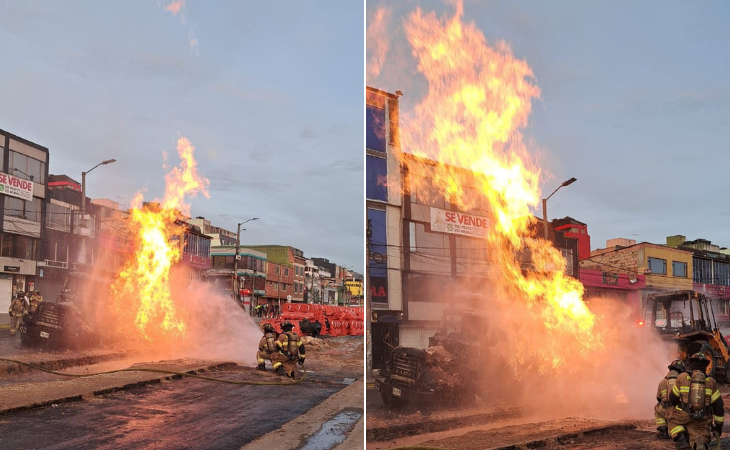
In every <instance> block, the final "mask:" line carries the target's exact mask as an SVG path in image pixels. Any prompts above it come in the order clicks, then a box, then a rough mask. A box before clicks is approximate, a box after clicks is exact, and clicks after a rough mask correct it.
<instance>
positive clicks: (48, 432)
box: [0, 369, 345, 450]
mask: <svg viewBox="0 0 730 450" xmlns="http://www.w3.org/2000/svg"><path fill="white" fill-rule="evenodd" d="M236 374H237V371H236V370H234V369H223V370H220V371H217V372H215V376H216V377H220V378H226V379H235V376H236ZM313 380H316V381H319V382H316V381H313V382H309V381H305V382H303V383H301V384H299V385H293V386H231V385H228V384H221V383H213V382H203V381H201V380H195V379H189V378H188V379H183V380H177V381H171V382H165V383H162V384H156V385H150V386H143V387H139V388H132V389H130V390H125V391H122V392H118V393H114V394H110V395H105V396H101V397H93V398H91V399H90V400H88V401H83V402H78V403H69V404H63V405H59V406H57V407H48V408H43V409H38V410H32V411H27V412H21V413H15V414H12V415H10V416H6V417H2V418H0V448H3V449H5V448H8V449H18V450H21V449H55V450H62V449H69V450H70V449H74V450H79V449H105V448H109V449H111V448H125V449H135V448H146V449H170V448H175V449H221V450H222V449H238V448H240V447H241V446H242V445H244V444H246V443H248V442H250V441H252V440H253V439H255V438H257V437H259V436H262V435H264V434H265V433H268V432H270V431H273V430H276V429H277V428H279V427H281V426H282V425H284V424H285V423H286V422H288V421H290V420H292V419H293V418H295V417H297V416H299V415H301V414H303V413H304V412H306V411H307V410H309V409H311V408H312V407H314V406H316V405H317V404H319V403H321V402H322V401H324V400H325V399H327V398H328V397H329V396H331V395H332V394H334V393H335V392H337V391H339V390H340V389H342V388H344V387H345V384H343V383H342V381H343V380H342V378H341V377H340V376H339V374H338V375H336V376H335V377H332V376H329V377H328V376H326V375H324V374H318V376H316V377H313ZM326 381H331V382H332V384H330V383H326ZM334 383H338V384H334Z"/></svg>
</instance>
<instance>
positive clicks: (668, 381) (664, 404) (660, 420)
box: [654, 359, 685, 439]
mask: <svg viewBox="0 0 730 450" xmlns="http://www.w3.org/2000/svg"><path fill="white" fill-rule="evenodd" d="M667 368H668V369H669V372H667V375H666V376H665V377H664V378H662V380H661V381H660V382H659V386H658V387H657V390H656V401H657V404H656V405H655V406H654V419H655V420H656V426H657V432H658V433H659V437H660V438H661V439H669V431H668V429H667V409H668V408H671V407H672V405H670V404H669V393H670V392H672V389H674V385H675V384H676V382H677V377H678V376H679V374H680V373H682V372H684V369H685V368H684V362H682V361H681V360H679V359H677V360H674V361H672V363H671V364H669V366H668V367H667Z"/></svg>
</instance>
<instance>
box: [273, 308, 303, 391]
mask: <svg viewBox="0 0 730 450" xmlns="http://www.w3.org/2000/svg"><path fill="white" fill-rule="evenodd" d="M293 328H294V325H292V323H291V322H289V321H288V320H285V321H284V322H283V323H282V324H281V329H282V331H283V332H282V333H281V334H280V335H279V338H278V339H277V340H276V349H277V350H278V351H277V353H272V355H271V362H272V363H274V370H276V373H277V374H279V375H286V376H288V377H291V378H294V370H295V369H296V368H297V362H298V363H299V364H300V365H301V366H304V358H305V357H306V356H305V354H304V353H305V348H304V342H302V340H301V338H300V337H299V335H298V334H297V333H295V332H294V331H293Z"/></svg>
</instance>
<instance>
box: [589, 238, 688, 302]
mask: <svg viewBox="0 0 730 450" xmlns="http://www.w3.org/2000/svg"><path fill="white" fill-rule="evenodd" d="M594 264H598V265H600V266H601V267H605V268H606V269H605V270H609V269H610V270H614V271H617V272H625V273H627V274H628V275H629V277H630V278H631V277H632V276H634V279H635V276H636V275H644V276H645V278H646V287H644V288H642V289H641V298H642V305H641V307H642V308H643V302H644V300H646V297H647V296H648V295H649V294H651V293H653V292H660V291H671V290H680V289H692V252H690V251H687V250H680V249H678V248H672V247H667V246H665V245H658V244H650V243H648V242H641V243H639V244H637V243H636V241H634V240H631V239H611V240H608V241H606V248H601V249H598V250H594V251H592V252H591V256H590V258H588V259H586V260H584V261H582V262H581V267H588V266H590V265H594Z"/></svg>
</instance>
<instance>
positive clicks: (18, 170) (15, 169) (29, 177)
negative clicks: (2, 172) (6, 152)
mask: <svg viewBox="0 0 730 450" xmlns="http://www.w3.org/2000/svg"><path fill="white" fill-rule="evenodd" d="M13 171H14V172H20V173H22V174H23V175H25V176H26V177H28V179H29V180H30V181H33V175H28V174H27V173H25V172H23V171H22V170H20V169H18V168H17V167H14V168H13Z"/></svg>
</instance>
